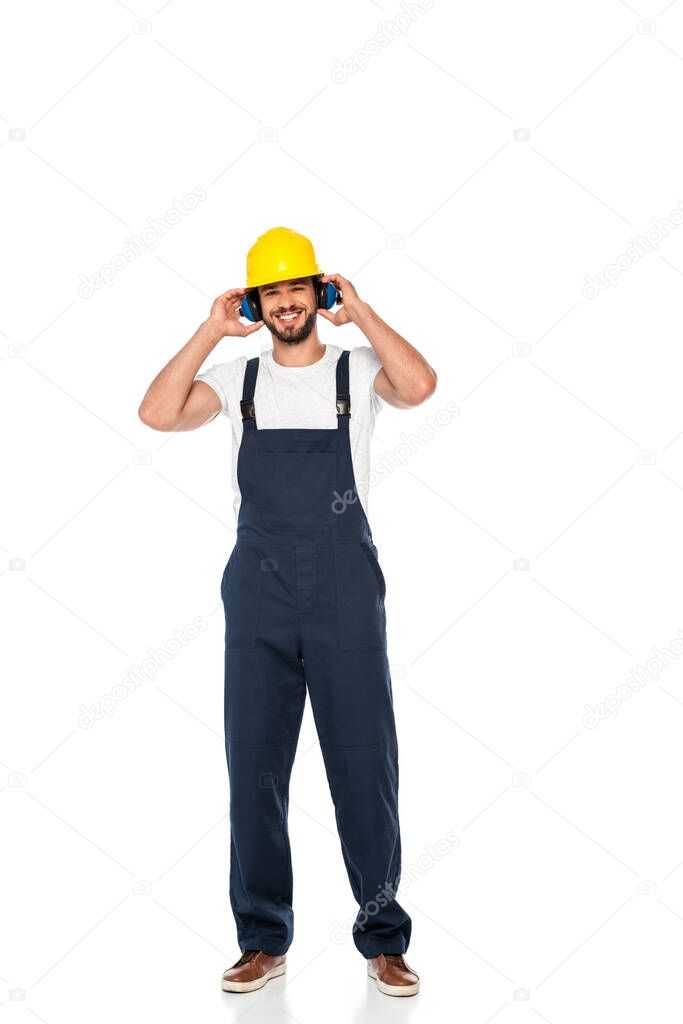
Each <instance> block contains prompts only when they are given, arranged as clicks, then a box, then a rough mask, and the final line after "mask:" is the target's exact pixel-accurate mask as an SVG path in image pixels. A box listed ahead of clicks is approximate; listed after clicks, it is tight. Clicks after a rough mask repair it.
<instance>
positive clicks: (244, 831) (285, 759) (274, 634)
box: [224, 559, 306, 956]
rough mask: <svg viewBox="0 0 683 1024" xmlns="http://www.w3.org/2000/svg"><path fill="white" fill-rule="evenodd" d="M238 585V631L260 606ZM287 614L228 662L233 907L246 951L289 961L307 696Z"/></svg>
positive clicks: (232, 599)
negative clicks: (298, 766) (299, 749)
mask: <svg viewBox="0 0 683 1024" xmlns="http://www.w3.org/2000/svg"><path fill="white" fill-rule="evenodd" d="M259 562H260V559H259ZM257 571H260V570H257ZM248 575H249V574H248V573H245V574H244V576H245V577H247V578H248ZM240 578H241V577H240V574H239V573H236V572H235V570H232V573H231V579H230V581H229V582H228V585H227V586H226V588H225V595H224V599H225V600H226V608H227V609H228V613H229V615H230V612H232V613H233V614H232V616H231V621H232V622H235V621H236V620H237V622H238V624H241V623H243V622H244V621H245V620H246V617H247V614H248V606H249V603H250V602H251V601H256V600H258V598H257V596H256V595H255V594H254V591H253V589H251V588H248V589H246V590H245V591H240V590H239V588H238V583H239V580H240ZM260 603H261V604H263V605H265V608H262V609H261V612H262V614H261V616H260V618H261V619H263V615H264V614H265V613H267V611H268V604H267V603H266V602H263V601H262V602H260ZM285 607H286V606H281V607H280V608H279V611H278V612H277V614H275V616H274V618H273V619H272V621H271V628H270V633H269V637H270V640H269V643H268V644H264V643H260V644H258V646H256V645H255V644H254V646H247V645H248V644H250V643H251V642H252V640H251V637H250V636H249V635H244V634H243V635H241V636H238V638H237V639H236V640H235V641H234V642H235V643H243V644H244V646H242V647H235V648H232V649H230V648H229V647H227V646H226V655H225V743H226V754H227V762H228V775H229V783H230V903H231V906H232V910H233V914H234V917H235V922H236V926H237V939H238V942H239V945H240V948H241V949H242V950H244V949H262V950H264V951H265V952H266V953H269V954H270V955H272V956H281V955H282V954H284V953H285V952H286V950H287V949H288V948H289V946H290V945H291V942H292V937H293V928H294V924H293V911H292V895H293V892H292V891H293V883H292V861H291V854H290V845H289V834H288V829H287V812H288V801H289V780H290V775H291V770H292V763H293V761H294V755H295V752H296V745H297V740H298V737H299V729H300V726H301V719H302V715H303V710H304V703H305V696H306V687H305V682H304V676H303V666H302V663H301V660H300V658H299V654H298V650H297V641H296V636H295V633H294V627H293V626H292V625H291V624H290V619H289V617H288V616H287V615H286V613H285ZM238 608H239V611H237V609H238ZM228 642H229V640H228Z"/></svg>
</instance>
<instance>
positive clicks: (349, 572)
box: [334, 542, 386, 651]
mask: <svg viewBox="0 0 683 1024" xmlns="http://www.w3.org/2000/svg"><path fill="white" fill-rule="evenodd" d="M334 563H335V579H336V591H337V630H338V634H337V636H338V641H339V647H340V649H341V650H343V651H361V650H368V649H375V648H381V647H384V645H385V643H386V612H385V609H384V591H385V586H384V576H383V575H382V570H381V569H380V566H379V562H378V561H377V560H376V558H375V555H374V552H373V551H372V550H371V549H370V548H368V547H367V545H366V544H364V543H361V542H358V543H353V544H335V545H334Z"/></svg>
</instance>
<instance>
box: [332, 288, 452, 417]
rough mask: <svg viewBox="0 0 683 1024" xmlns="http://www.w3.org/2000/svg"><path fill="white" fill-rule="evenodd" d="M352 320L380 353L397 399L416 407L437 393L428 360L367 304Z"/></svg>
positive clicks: (357, 310) (432, 371) (434, 374)
mask: <svg viewBox="0 0 683 1024" xmlns="http://www.w3.org/2000/svg"><path fill="white" fill-rule="evenodd" d="M349 316H350V318H351V320H352V321H353V323H355V324H356V326H357V327H359V328H360V329H361V331H362V332H363V334H364V335H365V337H366V338H367V339H368V341H369V342H370V344H371V345H372V347H373V349H374V350H375V352H376V353H377V355H378V357H379V360H380V362H381V363H382V368H383V369H384V372H385V374H386V376H387V378H388V380H389V383H390V384H391V386H392V388H393V390H394V391H395V393H396V395H397V396H398V397H400V398H401V399H403V400H404V401H405V402H407V403H409V404H416V403H418V402H422V401H424V400H425V398H428V397H429V395H431V394H432V393H433V392H434V389H435V387H436V373H435V372H434V370H433V369H432V367H431V366H430V365H429V363H428V362H427V360H426V359H425V358H424V356H423V355H421V354H420V353H419V352H418V351H417V349H416V348H414V346H413V345H411V344H410V342H409V341H406V339H405V338H404V337H402V336H401V335H400V334H399V333H398V332H397V331H395V330H394V329H393V328H392V327H390V326H389V324H387V323H385V322H384V320H382V318H381V317H380V316H379V315H378V314H377V313H376V312H375V310H374V309H373V308H372V307H371V306H370V305H369V304H368V303H367V302H360V303H358V305H357V306H355V307H354V309H353V310H352V311H350V312H349Z"/></svg>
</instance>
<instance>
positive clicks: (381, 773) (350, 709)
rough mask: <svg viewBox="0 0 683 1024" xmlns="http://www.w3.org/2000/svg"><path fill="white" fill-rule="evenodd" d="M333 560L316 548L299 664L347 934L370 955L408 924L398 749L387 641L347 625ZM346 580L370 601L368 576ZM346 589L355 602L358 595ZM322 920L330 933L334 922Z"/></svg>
mask: <svg viewBox="0 0 683 1024" xmlns="http://www.w3.org/2000/svg"><path fill="white" fill-rule="evenodd" d="M340 548H341V549H342V550H343V558H344V560H345V564H347V561H348V560H349V559H351V560H352V561H353V560H354V559H355V557H356V555H357V546H354V552H353V554H351V546H349V545H341V546H340ZM338 550H339V549H338ZM364 559H365V556H364V555H361V561H360V562H359V563H358V564H359V565H362V564H363V560H364ZM340 564H341V563H340V559H339V557H337V558H336V559H335V557H334V552H333V546H327V547H321V548H319V549H318V554H317V559H316V572H315V586H314V591H313V593H314V598H313V599H312V600H311V602H310V606H309V611H308V613H307V614H306V615H305V616H303V617H302V636H303V657H304V672H305V676H306V683H307V686H308V691H309V694H310V698H311V707H312V710H313V715H314V719H315V723H316V728H317V731H318V736H319V739H320V745H321V749H322V754H323V758H324V762H325V770H326V773H327V779H328V783H329V787H330V793H331V795H332V800H333V803H334V807H335V816H336V822H337V830H338V833H339V839H340V843H341V850H342V856H343V858H344V864H345V866H346V870H347V874H348V878H349V883H350V885H351V889H352V892H353V895H354V898H355V900H356V902H357V903H358V905H359V909H358V913H357V916H356V918H355V921H354V922H353V926H352V929H351V933H352V936H353V941H354V943H355V945H356V948H357V949H358V950H359V952H360V953H362V955H363V956H365V957H366V958H370V957H373V956H377V955H378V954H379V953H385V954H388V953H397V954H398V953H405V951H406V950H407V948H408V944H409V942H410V934H411V927H412V925H411V919H410V917H409V915H408V914H407V913H406V911H405V910H404V909H403V908H402V907H401V906H400V904H399V903H398V902H397V900H396V897H395V894H396V889H397V888H398V884H399V879H400V871H401V840H400V827H399V815H398V749H397V737H396V726H395V720H394V709H393V698H392V691H391V678H390V674H389V664H388V659H387V653H386V644H385V640H384V637H383V632H382V630H381V629H379V628H378V629H377V633H376V635H375V636H373V635H372V634H370V633H369V632H368V633H363V632H360V633H359V632H356V631H355V630H354V629H353V628H352V626H351V627H350V624H349V622H348V620H347V619H346V618H345V613H344V608H345V605H344V599H343V590H344V586H345V583H344V579H345V577H343V575H342V576H341V577H340V575H339V574H338V573H337V572H336V571H335V565H336V566H337V567H338V566H339V565H340ZM357 568H358V566H356V565H354V569H357ZM353 578H354V586H355V587H357V586H359V585H360V586H363V585H364V584H366V585H367V588H368V589H367V592H366V600H367V601H368V602H370V601H372V600H373V596H374V593H375V592H376V585H375V582H374V579H373V577H372V575H370V576H368V577H365V576H360V574H358V573H355V574H354V577H353ZM354 596H355V598H356V600H357V601H358V602H359V603H360V605H361V609H362V600H363V595H362V594H361V593H359V592H357V591H355V592H354ZM355 607H356V608H358V604H356V605H355ZM345 648H348V649H345ZM330 926H331V932H332V933H335V932H338V930H339V929H338V924H337V923H336V922H330Z"/></svg>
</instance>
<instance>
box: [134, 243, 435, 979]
mask: <svg viewBox="0 0 683 1024" xmlns="http://www.w3.org/2000/svg"><path fill="white" fill-rule="evenodd" d="M335 305H336V306H337V308H336V309H334V307H335ZM318 316H321V317H323V318H325V319H326V320H328V321H329V322H330V323H332V324H334V325H335V326H340V325H342V324H347V323H355V324H356V326H357V327H358V328H359V329H360V330H361V332H362V333H363V334H364V336H365V337H366V338H367V340H368V341H369V343H370V344H369V346H368V345H361V346H358V347H356V348H354V349H352V350H348V349H341V348H338V347H337V346H335V345H329V344H323V343H322V342H321V341H320V338H319V336H318V329H317V318H318ZM243 320H247V321H251V322H250V323H243V322H242V321H243ZM263 326H265V327H266V328H267V330H268V331H269V332H270V335H271V338H272V349H268V350H267V351H264V352H261V354H260V355H258V356H254V357H252V358H247V357H246V356H239V357H237V358H235V359H232V360H230V361H228V362H224V363H218V364H214V365H213V366H211V367H210V368H209V369H208V370H206V371H205V372H203V373H198V372H197V371H198V370H199V368H200V367H201V365H202V364H203V362H204V360H205V359H206V358H207V356H208V355H209V353H210V352H211V351H212V350H213V349H214V348H215V346H216V345H217V344H218V342H219V341H220V340H221V338H224V337H229V338H245V337H247V336H249V335H251V334H252V333H253V332H255V331H258V330H260V329H261V328H262V327H263ZM435 387H436V374H435V373H434V370H433V369H432V368H431V366H430V365H429V364H428V363H427V362H426V360H425V359H424V358H423V356H422V355H420V353H419V352H418V351H417V350H416V349H415V348H413V346H412V345H411V344H409V342H407V341H406V340H405V338H402V337H401V335H399V334H397V332H396V331H394V330H393V329H392V328H391V327H389V326H388V324H386V323H385V322H384V321H383V320H382V319H381V318H380V317H379V316H378V315H377V313H376V312H375V311H374V310H373V309H372V307H371V306H370V305H369V304H368V303H367V302H364V301H363V300H362V299H361V298H360V297H359V295H358V293H357V292H356V289H355V288H354V286H353V285H352V284H351V282H350V281H348V280H347V279H346V278H344V277H342V276H341V275H340V274H322V273H321V272H320V269H319V267H318V264H317V262H316V258H315V253H314V250H313V246H312V244H311V243H310V241H309V240H308V239H307V238H304V237H303V236H302V235H300V234H298V233H297V232H295V231H291V230H289V229H287V228H282V227H280V228H273V229H271V230H270V231H267V232H266V233H265V234H264V235H261V237H260V238H259V239H258V240H257V241H256V243H255V245H254V246H253V247H252V248H251V249H250V251H249V253H248V256H247V287H246V288H231V289H230V290H229V291H226V292H224V293H223V294H222V295H220V296H219V297H218V298H217V299H216V300H215V302H214V303H213V305H212V307H211V312H210V315H209V317H208V319H207V320H205V321H204V322H203V323H202V324H201V325H200V327H199V328H198V330H197V331H196V333H195V334H194V335H193V337H192V338H191V339H190V341H188V343H187V344H186V345H185V346H184V348H182V349H181V350H180V352H178V354H177V355H176V356H174V358H173V359H171V361H170V362H169V363H168V364H167V365H166V366H165V367H164V369H163V370H162V371H161V372H160V373H159V374H158V376H157V377H156V378H155V379H154V381H153V382H152V384H151V385H150V387H149V389H148V391H147V394H146V395H145V397H144V399H143V401H142V404H141V406H140V410H139V415H140V417H141V419H142V420H143V422H144V423H146V424H147V425H148V426H150V427H153V428H154V429H156V430H192V429H195V428H196V427H199V426H202V425H203V424H204V423H208V422H209V421H210V420H212V419H213V418H214V417H215V416H216V415H217V414H218V413H220V412H222V413H224V414H225V415H226V416H227V417H228V418H229V419H230V422H231V424H232V433H233V459H232V480H233V486H234V492H235V505H234V507H235V513H236V517H237V537H236V543H235V546H234V548H233V550H232V552H231V554H230V557H229V559H228V562H227V565H226V566H225V570H224V572H223V579H222V581H221V595H222V599H223V604H224V607H225V744H226V754H227V764H228V773H229V782H230V902H231V906H232V911H233V914H234V917H235V923H236V929H237V940H238V944H239V947H240V949H241V952H242V955H241V956H240V957H239V959H238V960H237V961H236V963H235V964H233V965H232V967H230V968H229V969H228V970H226V971H225V973H224V975H223V978H222V988H223V990H224V991H226V992H250V991H253V990H255V989H257V988H261V987H262V986H263V985H265V984H266V983H267V982H268V981H269V980H270V979H271V978H274V977H277V976H278V975H281V974H284V973H285V969H286V952H287V950H288V949H289V946H290V945H291V942H292V938H293V924H294V921H293V911H292V889H293V882H292V863H291V855H290V846H289V837H288V832H287V810H288V800H289V780H290V774H291V769H292V763H293V760H294V755H295V752H296V746H297V741H298V737H299V729H300V726H301V719H302V715H303V710H304V704H305V699H306V692H307V691H308V694H309V696H310V700H311V706H312V710H313V715H314V720H315V725H316V729H317V732H318V737H319V739H320V746H321V750H322V754H323V759H324V763H325V771H326V774H327V780H328V784H329V787H330V792H331V795H332V799H333V802H334V807H335V815H336V822H337V829H338V832H339V838H340V842H341V850H342V856H343V858H344V863H345V866H346V870H347V873H348V878H349V882H350V885H351V889H352V892H353V895H354V897H355V900H356V902H357V903H358V905H359V909H358V913H357V916H356V919H355V922H354V926H353V932H352V934H353V940H354V943H355V945H356V948H357V949H358V950H359V952H360V953H361V954H362V955H363V956H364V957H365V959H366V961H367V973H368V975H369V976H370V977H371V978H373V979H374V980H375V981H376V984H377V986H378V988H379V989H380V991H381V992H384V993H386V994H387V995H394V996H408V995H414V994H415V993H417V992H418V990H419V986H420V981H419V977H418V975H417V974H416V972H415V971H413V970H412V969H411V968H410V967H409V966H408V964H407V963H406V961H405V959H404V954H405V952H406V950H407V948H408V943H409V941H410V935H411V920H410V917H409V916H408V914H407V913H406V912H405V910H404V909H403V908H402V907H401V906H400V904H399V903H398V901H397V900H396V890H397V888H398V884H399V879H400V870H401V843H400V830H399V818H398V749H397V741H396V727H395V721H394V710H393V698H392V689H391V678H390V674H389V663H388V657H387V641H386V615H385V607H384V601H385V594H386V584H385V579H384V574H383V572H382V569H381V567H380V563H379V559H378V552H377V548H376V546H375V544H374V542H373V538H372V533H371V530H370V525H369V521H368V511H367V510H368V487H367V479H368V475H369V467H370V438H371V436H372V429H373V424H374V421H375V416H376V414H377V413H378V412H379V411H380V409H381V408H382V405H383V404H384V403H385V402H386V403H388V404H389V405H392V406H394V407H396V408H397V409H408V408H412V407H413V406H416V405H419V404H420V403H421V402H423V401H424V400H425V399H427V398H429V396H430V395H431V394H433V392H434V389H435Z"/></svg>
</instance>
